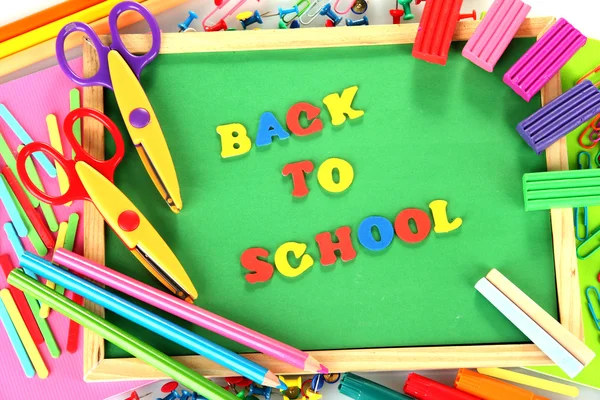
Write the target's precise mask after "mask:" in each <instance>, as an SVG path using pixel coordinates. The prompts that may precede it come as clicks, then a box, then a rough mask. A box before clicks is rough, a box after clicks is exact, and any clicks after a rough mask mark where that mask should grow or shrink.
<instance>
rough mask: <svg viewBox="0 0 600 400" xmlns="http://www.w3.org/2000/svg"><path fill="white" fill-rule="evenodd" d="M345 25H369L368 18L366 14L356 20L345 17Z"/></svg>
mask: <svg viewBox="0 0 600 400" xmlns="http://www.w3.org/2000/svg"><path fill="white" fill-rule="evenodd" d="M346 25H347V26H360V25H369V18H367V17H366V16H364V17H362V18H361V19H357V20H351V19H350V18H346Z"/></svg>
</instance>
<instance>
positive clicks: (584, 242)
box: [575, 228, 600, 260]
mask: <svg viewBox="0 0 600 400" xmlns="http://www.w3.org/2000/svg"><path fill="white" fill-rule="evenodd" d="M599 233H600V228H598V229H596V230H595V231H594V232H592V234H591V235H590V237H588V238H587V239H586V240H584V241H583V242H582V243H581V244H580V245H579V246H577V250H576V251H575V253H576V254H577V258H579V259H580V260H585V259H586V258H588V257H590V256H591V255H592V254H594V253H595V252H597V251H598V249H600V243H599V244H598V245H597V246H596V247H594V248H592V249H591V250H589V251H588V252H587V253H585V254H583V255H582V254H581V252H580V249H581V248H582V247H584V246H586V245H587V244H588V243H589V242H591V241H592V239H594V238H595V237H596V235H598V234H599Z"/></svg>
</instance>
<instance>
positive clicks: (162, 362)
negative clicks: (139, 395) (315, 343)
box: [8, 270, 237, 400]
mask: <svg viewBox="0 0 600 400" xmlns="http://www.w3.org/2000/svg"><path fill="white" fill-rule="evenodd" d="M8 282H9V283H10V284H11V285H13V286H15V287H17V288H19V289H21V290H23V291H25V292H27V293H29V294H31V295H32V296H33V297H36V298H38V299H39V300H42V301H43V302H44V303H48V304H49V305H50V307H52V309H54V310H55V311H57V312H59V313H61V314H63V315H64V316H66V317H67V318H70V319H75V320H76V321H77V322H78V323H79V324H81V325H82V326H85V327H86V328H87V329H89V330H91V331H93V332H94V333H96V334H98V335H99V336H102V337H103V338H104V339H106V340H108V341H109V342H111V343H113V344H114V345H116V346H118V347H120V348H122V349H123V350H125V351H127V352H128V353H130V354H131V355H133V356H134V357H137V358H139V359H140V360H142V361H144V362H146V363H148V364H149V365H151V366H153V367H154V368H156V369H157V370H159V371H161V372H162V373H164V374H166V375H168V376H169V377H170V378H171V379H173V380H175V381H177V382H179V383H180V384H181V385H183V386H187V387H188V388H189V389H191V390H193V391H195V392H196V393H198V394H201V395H203V396H205V397H207V398H208V399H211V400H217V399H223V400H237V397H236V396H235V395H234V394H233V393H230V392H228V391H226V390H225V389H223V388H221V387H220V386H219V385H217V384H216V383H214V382H212V381H210V380H208V379H206V378H205V377H203V376H202V375H199V374H197V373H196V372H194V371H193V370H191V369H189V368H187V367H186V366H184V365H183V364H181V363H179V362H177V361H175V360H174V359H172V358H171V357H169V356H167V355H165V354H164V353H161V352H159V351H158V350H156V349H155V348H153V347H151V346H149V345H148V344H146V343H144V342H142V341H141V340H139V339H137V338H135V337H134V336H133V335H131V334H129V333H127V332H125V331H124V330H122V329H120V328H118V327H117V326H115V325H113V324H111V323H110V322H107V321H105V320H104V319H102V318H100V317H99V316H97V315H96V314H94V313H93V312H91V311H89V310H87V309H85V308H84V307H81V306H78V305H76V304H74V303H73V302H72V301H70V300H69V299H67V298H66V297H64V296H60V295H59V294H57V293H56V292H54V291H53V290H50V289H48V288H47V287H46V286H44V285H42V284H41V283H39V282H37V281H36V280H34V279H31V278H30V277H28V276H27V275H25V273H24V272H23V271H21V270H14V271H13V272H12V273H11V274H10V275H9V277H8Z"/></svg>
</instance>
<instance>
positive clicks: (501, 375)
mask: <svg viewBox="0 0 600 400" xmlns="http://www.w3.org/2000/svg"><path fill="white" fill-rule="evenodd" d="M477 372H479V373H480V374H483V375H487V376H491V377H492V378H498V379H503V380H505V381H509V382H514V383H519V384H521V385H526V386H531V387H534V388H538V389H543V390H547V391H549V392H553V393H558V394H563V395H565V396H569V397H577V396H579V389H578V388H576V387H575V386H569V385H565V384H562V383H558V382H552V381H549V380H547V379H542V378H538V377H535V376H530V375H525V374H521V373H518V372H514V371H509V370H507V369H502V368H477Z"/></svg>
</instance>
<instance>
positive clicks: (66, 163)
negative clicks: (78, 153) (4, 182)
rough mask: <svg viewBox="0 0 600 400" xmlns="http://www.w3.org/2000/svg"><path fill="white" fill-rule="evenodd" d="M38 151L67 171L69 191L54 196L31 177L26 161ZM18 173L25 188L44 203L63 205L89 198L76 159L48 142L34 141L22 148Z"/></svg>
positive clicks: (18, 162) (18, 160)
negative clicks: (68, 157)
mask: <svg viewBox="0 0 600 400" xmlns="http://www.w3.org/2000/svg"><path fill="white" fill-rule="evenodd" d="M38 151H39V152H42V153H44V154H45V155H47V156H49V157H50V159H54V160H55V161H56V162H58V163H59V164H60V166H61V167H62V169H63V170H64V171H65V174H66V175H67V178H68V180H69V189H67V191H66V192H65V193H63V194H62V195H59V196H53V195H50V194H48V193H46V192H44V191H43V189H40V188H38V187H37V186H36V185H35V184H34V183H33V181H32V180H31V178H30V177H29V174H28V173H27V167H26V165H25V163H26V162H27V159H28V158H29V157H31V156H32V155H33V153H35V152H38ZM17 173H18V174H19V178H21V182H23V185H25V188H26V189H27V190H28V191H29V192H30V193H31V194H32V195H33V196H35V197H36V198H37V199H39V200H40V201H43V202H44V203H48V204H52V205H61V204H65V203H68V202H70V201H73V200H80V199H89V197H88V194H87V192H86V190H85V188H84V187H83V184H82V183H81V180H80V179H79V178H78V177H77V173H76V172H75V161H73V160H67V159H66V158H65V157H64V156H63V155H62V154H60V153H59V152H58V151H57V150H56V149H55V148H53V147H51V146H50V145H48V144H46V143H40V142H33V143H29V144H28V145H27V146H25V147H23V148H22V149H21V151H20V152H19V155H18V157H17Z"/></svg>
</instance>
